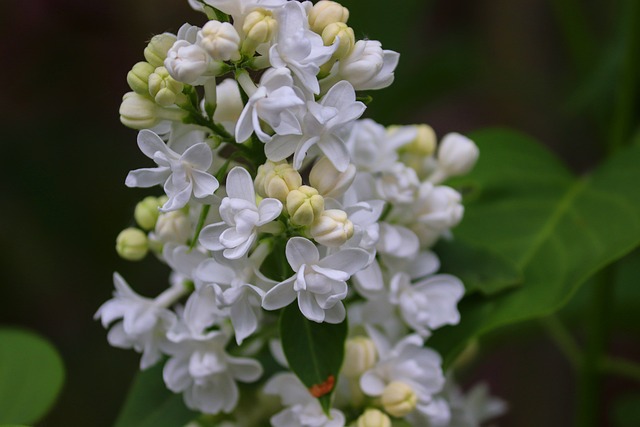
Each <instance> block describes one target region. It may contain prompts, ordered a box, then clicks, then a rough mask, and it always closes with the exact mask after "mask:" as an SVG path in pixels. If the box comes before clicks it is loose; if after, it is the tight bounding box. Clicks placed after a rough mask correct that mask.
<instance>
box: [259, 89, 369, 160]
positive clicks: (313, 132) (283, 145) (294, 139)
mask: <svg viewBox="0 0 640 427" xmlns="http://www.w3.org/2000/svg"><path fill="white" fill-rule="evenodd" d="M366 108H367V107H366V106H365V105H364V104H363V103H362V102H360V101H356V93H355V92H354V90H353V87H352V86H351V85H350V84H349V82H346V81H342V82H340V83H338V84H336V85H335V86H333V87H332V88H331V89H330V90H329V92H327V94H326V95H325V96H324V97H322V99H321V100H320V102H313V101H308V102H307V111H306V113H305V115H304V118H303V119H302V122H301V124H302V135H275V136H274V137H273V138H272V139H271V140H270V141H268V142H267V143H266V145H265V147H264V151H265V154H266V155H267V157H268V158H269V160H272V161H274V162H277V161H280V160H283V159H286V158H287V157H289V156H290V155H291V154H293V167H294V168H296V169H300V168H301V167H302V161H303V160H304V158H305V156H306V155H307V151H309V150H310V149H311V148H312V147H313V146H314V145H317V146H318V148H319V149H320V150H321V151H322V153H323V154H324V155H325V156H326V157H327V158H328V159H329V160H330V161H331V163H332V164H333V166H335V168H336V169H337V170H338V171H339V172H344V171H346V170H347V168H348V167H349V160H350V157H349V151H348V150H347V146H346V140H347V139H348V138H349V136H350V131H351V126H350V125H351V124H352V123H353V121H354V120H356V119H357V118H358V117H360V116H361V115H362V113H364V110H365V109H366ZM294 153H295V154H294Z"/></svg>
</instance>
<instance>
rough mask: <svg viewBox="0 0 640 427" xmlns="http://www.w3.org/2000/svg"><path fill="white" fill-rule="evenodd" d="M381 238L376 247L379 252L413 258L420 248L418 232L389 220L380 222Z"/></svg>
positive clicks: (397, 256)
mask: <svg viewBox="0 0 640 427" xmlns="http://www.w3.org/2000/svg"><path fill="white" fill-rule="evenodd" d="M378 225H379V226H380V238H379V240H378V244H377V245H376V249H377V250H378V252H380V253H383V254H386V255H389V256H392V257H395V258H405V259H412V258H413V257H414V256H415V255H416V254H417V253H418V250H419V249H420V241H419V240H418V237H417V236H416V234H415V233H414V232H413V231H411V230H409V229H408V228H406V227H403V226H401V225H398V224H389V223H388V222H379V223H378Z"/></svg>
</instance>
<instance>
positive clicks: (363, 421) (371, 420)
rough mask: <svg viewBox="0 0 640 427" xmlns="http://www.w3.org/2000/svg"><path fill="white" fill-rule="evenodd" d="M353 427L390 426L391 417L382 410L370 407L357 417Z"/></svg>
mask: <svg viewBox="0 0 640 427" xmlns="http://www.w3.org/2000/svg"><path fill="white" fill-rule="evenodd" d="M355 427H391V419H390V418H389V416H388V415H387V414H385V413H384V412H382V411H380V410H378V409H374V408H370V409H367V410H366V411H364V414H362V415H360V417H358V420H357V421H356V425H355Z"/></svg>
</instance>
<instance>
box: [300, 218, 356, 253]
mask: <svg viewBox="0 0 640 427" xmlns="http://www.w3.org/2000/svg"><path fill="white" fill-rule="evenodd" d="M316 218H317V219H316V220H315V222H314V223H313V224H312V225H311V229H310V231H311V236H312V237H313V238H314V239H315V240H316V242H318V243H320V244H321V245H325V246H329V247H334V248H337V247H338V246H342V245H343V244H344V243H345V242H346V241H347V240H349V239H350V238H351V236H353V223H352V222H351V221H349V218H348V217H347V213H346V212H345V211H342V210H340V209H327V210H326V211H324V212H322V214H321V215H320V217H319V218H318V217H316Z"/></svg>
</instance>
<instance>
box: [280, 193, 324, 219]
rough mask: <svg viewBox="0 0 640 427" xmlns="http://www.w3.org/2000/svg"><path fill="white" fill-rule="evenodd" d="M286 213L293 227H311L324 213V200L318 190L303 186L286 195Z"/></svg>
mask: <svg viewBox="0 0 640 427" xmlns="http://www.w3.org/2000/svg"><path fill="white" fill-rule="evenodd" d="M286 204H287V212H288V213H289V216H290V217H291V223H293V224H294V225H311V224H312V223H313V222H314V221H315V219H316V218H319V217H320V215H321V214H322V211H324V198H323V197H322V196H321V195H319V194H318V190H316V189H315V188H313V187H309V186H308V185H303V186H301V187H300V188H298V189H297V190H293V191H290V192H289V194H287V203H286Z"/></svg>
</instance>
